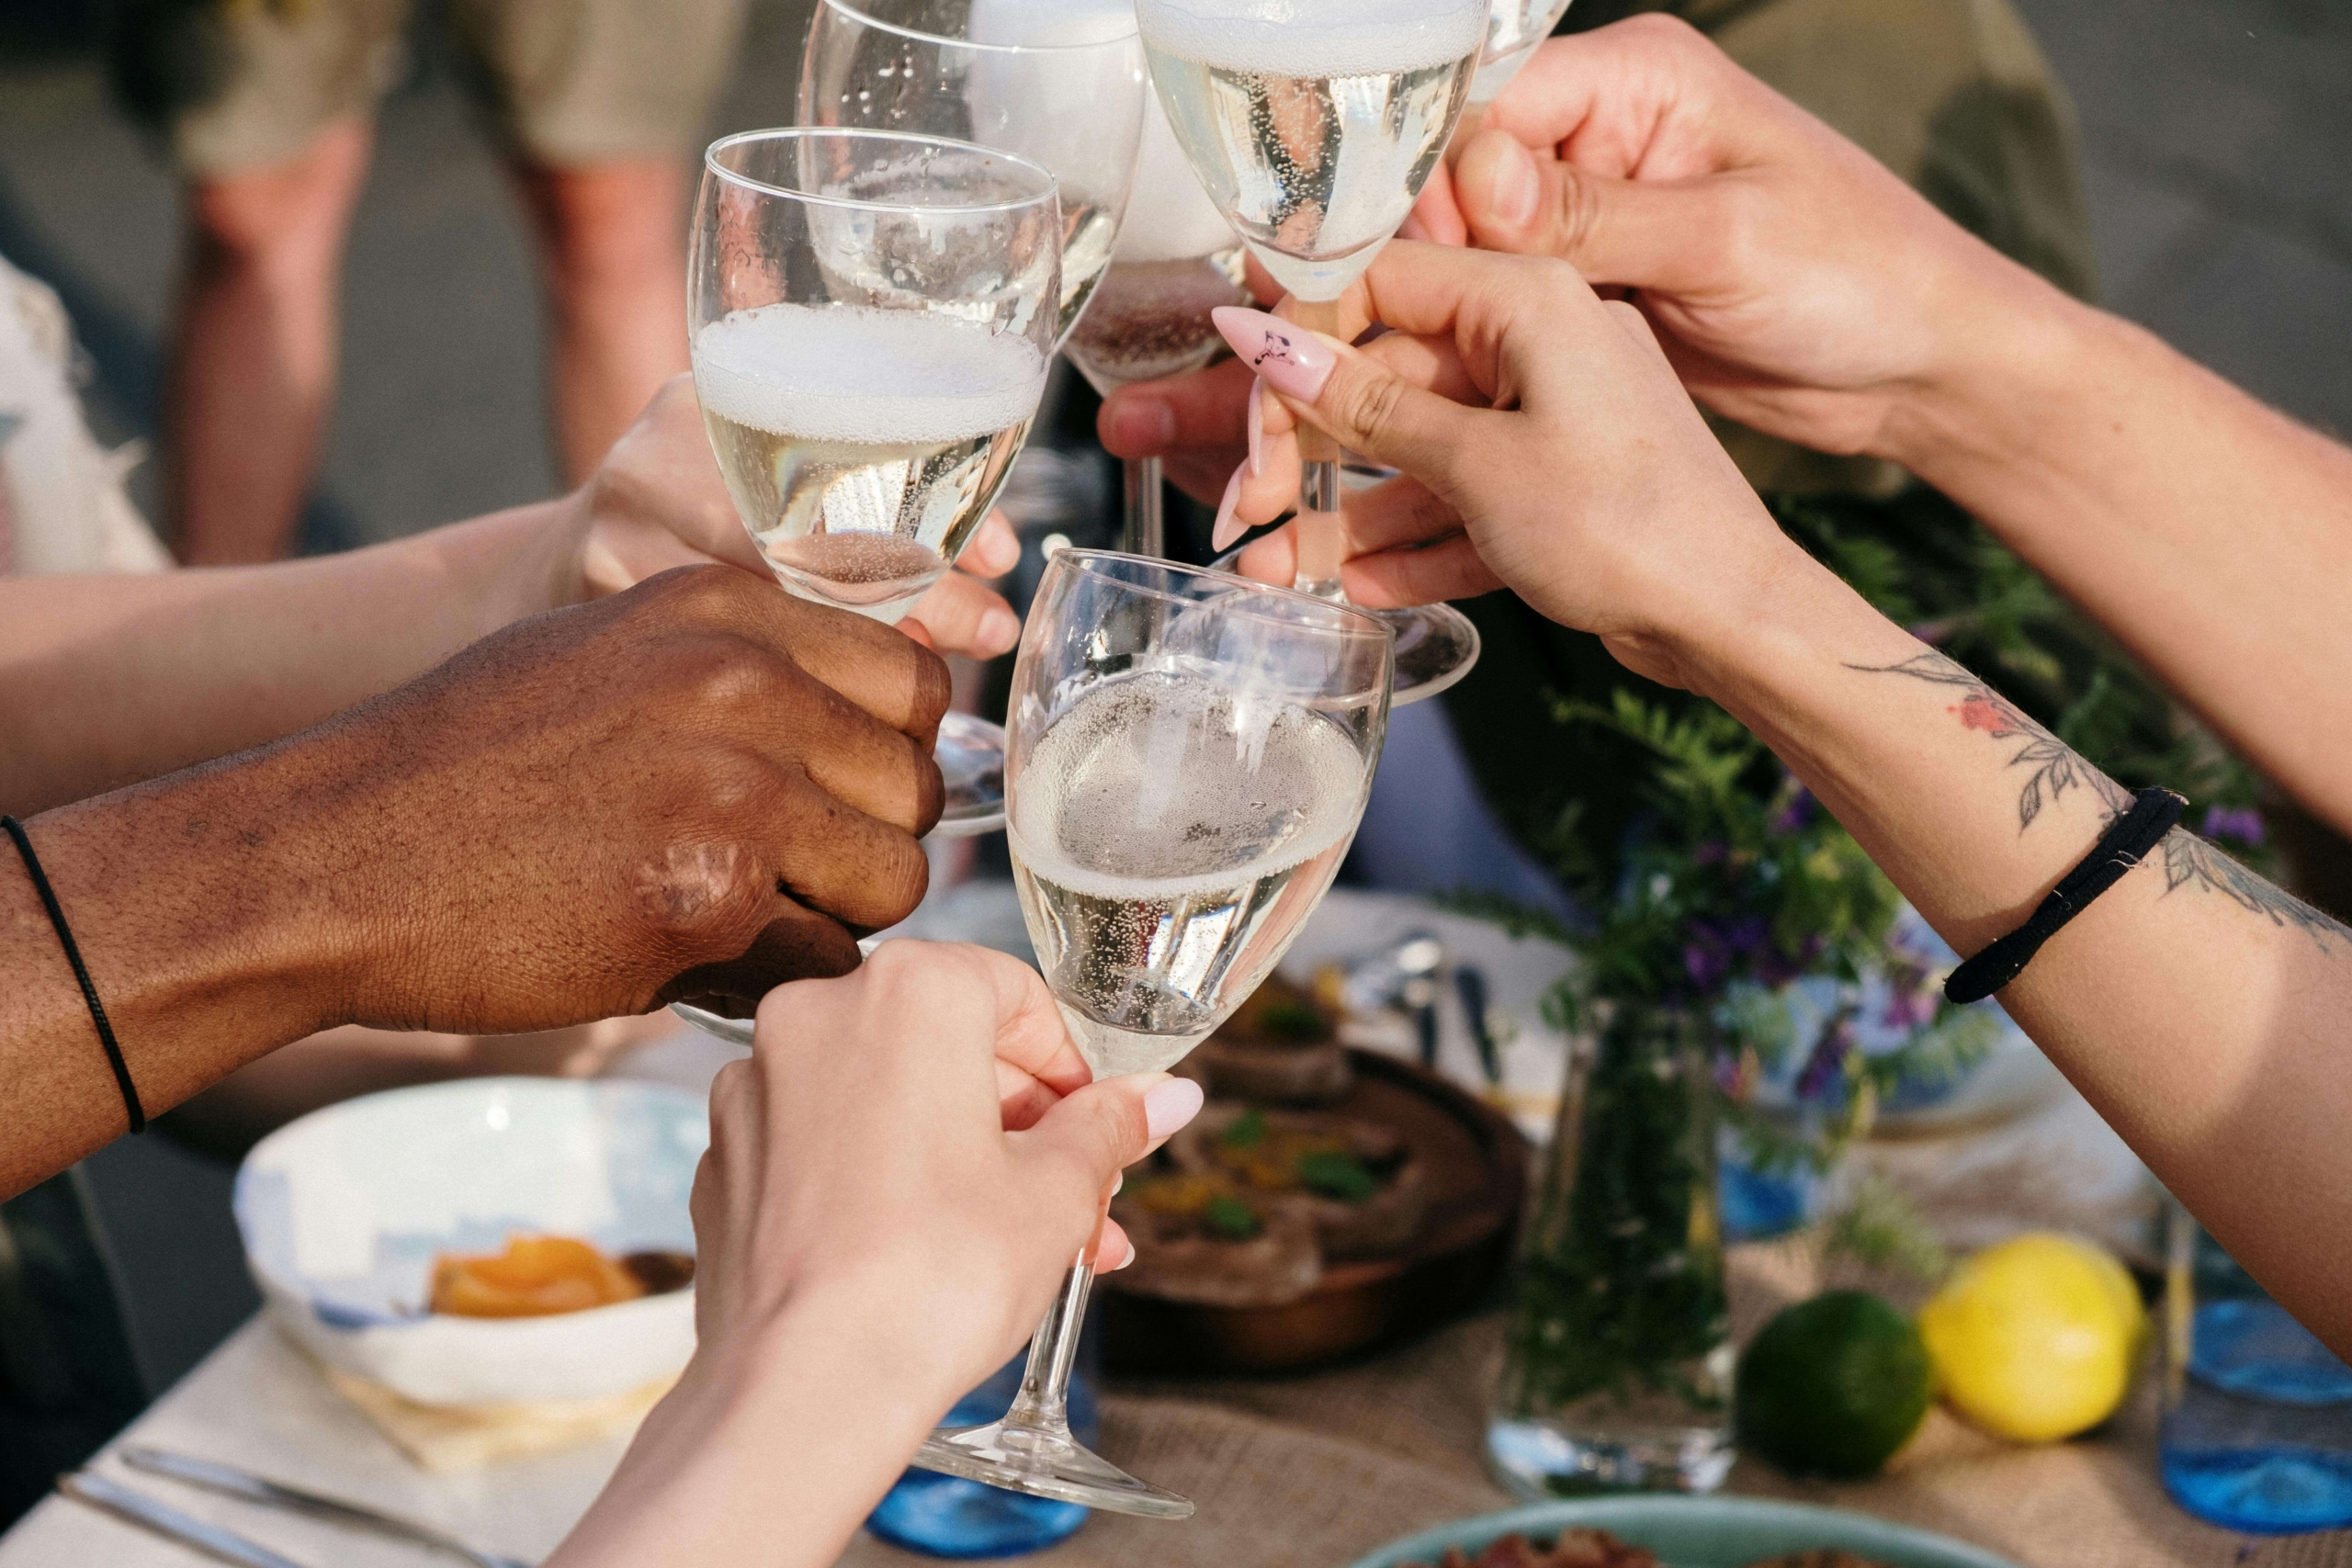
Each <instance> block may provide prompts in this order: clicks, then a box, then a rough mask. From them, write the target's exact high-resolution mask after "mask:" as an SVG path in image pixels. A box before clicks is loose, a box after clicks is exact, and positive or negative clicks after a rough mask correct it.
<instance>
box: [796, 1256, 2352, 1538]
mask: <svg viewBox="0 0 2352 1568" xmlns="http://www.w3.org/2000/svg"><path fill="white" fill-rule="evenodd" d="M1732 1272H1733V1309H1734V1320H1735V1328H1736V1331H1738V1332H1739V1333H1741V1334H1742V1335H1743V1336H1744V1335H1745V1334H1746V1333H1747V1332H1749V1331H1752V1329H1753V1328H1754V1326H1755V1325H1757V1324H1759V1323H1761V1322H1762V1321H1763V1320H1764V1319H1765V1318H1766V1317H1768V1316H1769V1315H1770V1314H1771V1312H1773V1311H1774V1310H1776V1309H1777V1308H1778V1307H1779V1306H1780V1305H1781V1303H1784V1302H1786V1301H1789V1300H1792V1299H1794V1298H1795V1297H1796V1296H1798V1295H1801V1294H1804V1293H1808V1292H1809V1291H1810V1289H1812V1288H1813V1287H1814V1286H1815V1284H1816V1283H1817V1282H1818V1278H1819V1276H1818V1271H1817V1270H1816V1269H1815V1268H1814V1267H1813V1265H1812V1264H1811V1263H1810V1262H1809V1260H1807V1259H1806V1258H1804V1255H1803V1254H1802V1253H1798V1252H1792V1251H1790V1250H1788V1249H1785V1248H1776V1247H1743V1248H1738V1249H1736V1250H1735V1253H1734V1257H1733V1270H1732ZM1501 1343H1502V1322H1501V1318H1500V1316H1499V1315H1498V1314H1487V1315H1485V1316H1482V1317H1478V1318H1476V1319H1472V1320H1470V1321H1468V1322H1465V1323H1461V1324H1456V1325H1453V1326H1452V1327H1450V1328H1448V1329H1445V1330H1444V1331H1442V1332H1441V1333H1439V1334H1436V1335H1434V1336H1431V1337H1429V1338H1427V1339H1425V1340H1422V1341H1420V1342H1419V1343H1418V1344H1414V1345H1410V1346H1407V1347H1405V1348H1401V1349H1398V1350H1396V1351H1392V1352H1390V1353H1388V1354H1386V1355H1384V1356H1381V1357H1379V1358H1377V1359H1374V1360H1371V1361H1367V1362H1364V1363H1363V1364H1360V1365H1356V1366H1351V1367H1344V1368H1340V1369H1337V1370H1334V1371H1323V1372H1316V1373H1311V1374H1308V1375H1306V1376H1301V1377H1292V1378H1251V1379H1241V1378H1231V1379H1216V1380H1205V1381H1193V1382H1152V1383H1140V1382H1117V1383H1114V1385H1113V1388H1112V1392H1111V1393H1110V1394H1109V1396H1108V1397H1106V1398H1105V1400H1104V1402H1103V1438H1102V1448H1103V1453H1104V1454H1105V1455H1106V1456H1107V1457H1109V1458H1110V1459H1112V1460H1114V1461H1117V1462H1118V1463H1120V1464H1123V1465H1125V1466H1127V1467H1128V1468H1129V1469H1131V1470H1133V1471H1134V1472H1136V1473H1137V1474H1139V1475H1143V1476H1146V1477H1148V1478H1149V1479H1150V1480H1152V1481H1155V1482H1158V1483H1160V1484H1161V1485H1164V1486H1170V1487H1173V1488H1175V1489H1176V1490H1177V1491H1180V1492H1182V1493H1184V1494H1185V1495H1188V1496H1190V1497H1192V1498H1193V1499H1194V1500H1195V1501H1196V1502H1198V1503H1199V1504H1200V1506H1201V1511H1200V1513H1199V1515H1198V1516H1196V1517H1193V1519H1191V1520H1189V1521H1187V1522H1185V1523H1182V1524H1173V1525H1171V1524H1156V1523H1151V1522H1148V1521H1145V1520H1139V1519H1125V1518H1117V1517H1111V1516H1108V1515H1103V1516H1100V1517H1096V1518H1095V1519H1094V1520H1092V1521H1091V1522H1090V1523H1089V1524H1088V1525H1087V1527H1086V1528H1085V1529H1082V1530H1080V1532H1079V1533H1078V1534H1077V1535H1076V1536H1075V1537H1073V1538H1072V1539H1071V1540H1069V1541H1068V1542H1066V1543H1065V1544H1064V1545H1062V1546H1060V1547H1057V1548H1056V1549H1055V1550H1054V1551H1050V1552H1046V1553H1043V1554H1041V1556H1040V1557H1039V1558H1038V1559H1037V1561H1039V1562H1046V1563H1051V1564H1054V1565H1055V1568H1093V1565H1094V1564H1098V1563H1099V1564H1103V1565H1106V1568H1107V1565H1109V1564H1114V1563H1115V1564H1120V1565H1122V1568H1129V1565H1133V1564H1138V1563H1147V1562H1148V1563H1151V1564H1154V1565H1155V1568H1160V1565H1165V1568H1191V1565H1193V1564H1198V1565H1199V1568H1340V1565H1342V1564H1345V1563H1347V1562H1351V1561H1352V1560H1353V1559H1355V1558H1356V1557H1358V1556H1360V1555H1362V1554H1363V1552H1365V1551H1370V1550H1371V1549H1372V1548H1374V1547H1376V1546H1378V1545H1380V1544H1382V1543H1383V1542H1385V1541H1387V1540H1393V1539H1394V1538H1396V1537H1397V1536H1400V1535H1404V1534H1406V1533H1408V1532H1409V1531H1412V1530H1416V1529H1422V1528H1424V1527H1426V1526H1429V1525H1432V1524H1436V1523H1439V1522H1441V1521H1442V1520H1445V1519H1448V1518H1453V1517H1460V1516H1462V1515H1465V1514H1473V1513H1480V1512H1485V1511H1487V1510H1489V1509H1493V1508H1499V1507H1504V1506H1509V1500H1508V1499H1507V1498H1506V1497H1505V1496H1504V1495H1502V1494H1501V1493H1500V1492H1498V1491H1497V1490H1496V1489H1495V1488H1494V1486H1493V1484H1492V1483H1490V1482H1488V1481H1487V1478H1486V1475H1485V1472H1484V1471H1483V1470H1482V1468H1481V1466H1480V1461H1479V1457H1478V1455H1479V1441H1480V1438H1481V1434H1482V1432H1483V1430H1484V1426H1485V1420H1486V1401H1487V1391H1488V1390H1489V1389H1490V1388H1491V1387H1492V1386H1493V1383H1492V1380H1493V1377H1494V1373H1495V1370H1496V1368H1497V1367H1498V1366H1499V1364H1500V1360H1501ZM2154 1381H2155V1380H2154V1379H2153V1378H2147V1379H2143V1381H2142V1383H2141V1387H2140V1390H2139V1394H2138V1396H2137V1397H2136V1398H2135V1399H2134V1400H2133V1401H2132V1403H2131V1404H2130V1405H2129V1406H2128V1407H2127V1408H2126V1409H2125V1410H2124V1411H2123V1412H2122V1413H2120V1415H2118V1416H2116V1418H2115V1419H2114V1420H2112V1421H2110V1422H2109V1424H2108V1425H2107V1426H2106V1427H2103V1428H2102V1429H2101V1430H2100V1431H2099V1432H2098V1434H2097V1435H2096V1436H2095V1437H2093V1438H2086V1439H2082V1440H2078V1441H2075V1442H2072V1443H2065V1444H2060V1445H2057V1446H2055V1447H2050V1448H2040V1449H2019V1448H2011V1447H2009V1446H2007V1445H2005V1444H2002V1443H1999V1442H1996V1441H1995V1440H1993V1439H1992V1438H1986V1437H1985V1436H1983V1435H1982V1434H1980V1433H1977V1432H1975V1431H1973V1430H1972V1429H1971V1428H1969V1427H1964V1426H1962V1425H1961V1424H1960V1423H1959V1422H1957V1421H1955V1420H1953V1419H1952V1418H1951V1417H1950V1416H1947V1415H1945V1414H1944V1413H1943V1412H1942V1411H1941V1410H1937V1411H1934V1412H1932V1413H1931V1414H1930V1415H1929V1416H1928V1425H1927V1426H1926V1427H1924V1428H1923V1429H1922V1430H1921V1432H1920V1434H1919V1436H1918V1438H1916V1439H1915V1440H1914V1441H1913V1442H1912V1444H1911V1445H1910V1447H1908V1448H1907V1449H1905V1450H1904V1452H1903V1453H1901V1454H1899V1455H1897V1456H1896V1458H1895V1461H1894V1463H1893V1464H1892V1465H1891V1466H1890V1467H1889V1469H1888V1471H1887V1472H1886V1473H1885V1474H1883V1475H1882V1476H1880V1477H1879V1478H1878V1479H1876V1480H1874V1481H1871V1482H1867V1483H1860V1484H1853V1485H1826V1484H1819V1483H1797V1482H1792V1481H1790V1480H1789V1479H1788V1478H1787V1477H1785V1476H1782V1475H1781V1474H1780V1473H1779V1472H1776V1471H1774V1470H1773V1469H1771V1468H1770V1466H1768V1465H1765V1464H1762V1463H1759V1462H1758V1461H1753V1460H1743V1461H1741V1462H1740V1464H1739V1466H1738V1468H1737V1469H1736V1470H1735V1471H1734V1472H1732V1478H1731V1483H1730V1486H1729V1490H1731V1491H1733V1492H1736V1493H1740V1494H1745V1495H1753V1496H1765V1497H1786V1498H1792V1499H1796V1500H1799V1501H1803V1502H1810V1503H1820V1504H1825V1505H1827V1506H1833V1507H1841V1508H1852V1509H1856V1510H1859V1511H1860V1512H1863V1513H1868V1514H1874V1515H1878V1516H1880V1517H1884V1518H1889V1519H1894V1520H1898V1521H1900V1522H1902V1523H1904V1524H1908V1525H1914V1526H1917V1527H1918V1528H1920V1529H1930V1530H1937V1531H1940V1532H1941V1533H1943V1534H1946V1535H1951V1536H1954V1537H1957V1538H1958V1539H1960V1540H1966V1541H1971V1542H1973V1543H1975V1544H1976V1545H1979V1546H1982V1547H1985V1548H1987V1549H1989V1550H1991V1551H1997V1552H2001V1553H2003V1554H2005V1555H2007V1556H2008V1557H2011V1558H2013V1559H2015V1560H2016V1561H2017V1562H2018V1563H2020V1564H2023V1565H2024V1568H2352V1531H2336V1532H2331V1533H2328V1534H2324V1535H2312V1536H2299V1537H2290V1538H2288V1539H2284V1540H2265V1539H2260V1538H2249V1537H2244V1536H2237V1535H2233V1534H2231V1533H2229V1532H2227V1531H2225V1530H2220V1529H2213V1528H2212V1527H2211V1526H2208V1525H2204V1524H2201V1523H2199V1522H2198V1521H2197V1520H2195V1519H2192V1518H2191V1517H2188V1515H2187V1514H2184V1513H2182V1512H2181V1511H2180V1510H2179V1509H2178V1508H2177V1507H2175V1506H2173V1505H2172V1503H2171V1502H2170V1500H2169V1499H2167V1498H2166V1497H2165V1492H2164V1487H2163V1485H2162V1483H2160V1482H2159V1481H2158V1480H2157V1478H2156V1468H2155V1426H2156V1421H2155V1416H2156V1406H2155V1388H2154ZM911 1561H914V1560H913V1559H911V1558H909V1557H908V1556H907V1555H906V1554H904V1553H901V1552H898V1551H893V1550H892V1549H890V1548H888V1547H886V1546H883V1545H881V1544H880V1543H879V1542H876V1541H874V1540H865V1539H861V1540H859V1541H858V1542H857V1543H856V1544H855V1545H854V1547H853V1548H852V1549H851V1550H850V1551H849V1552H848V1553H847V1554H846V1555H845V1556H844V1557H843V1558H842V1562H843V1563H844V1564H851V1565H857V1568H872V1565H875V1564H881V1563H886V1562H887V1563H905V1562H911Z"/></svg>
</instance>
